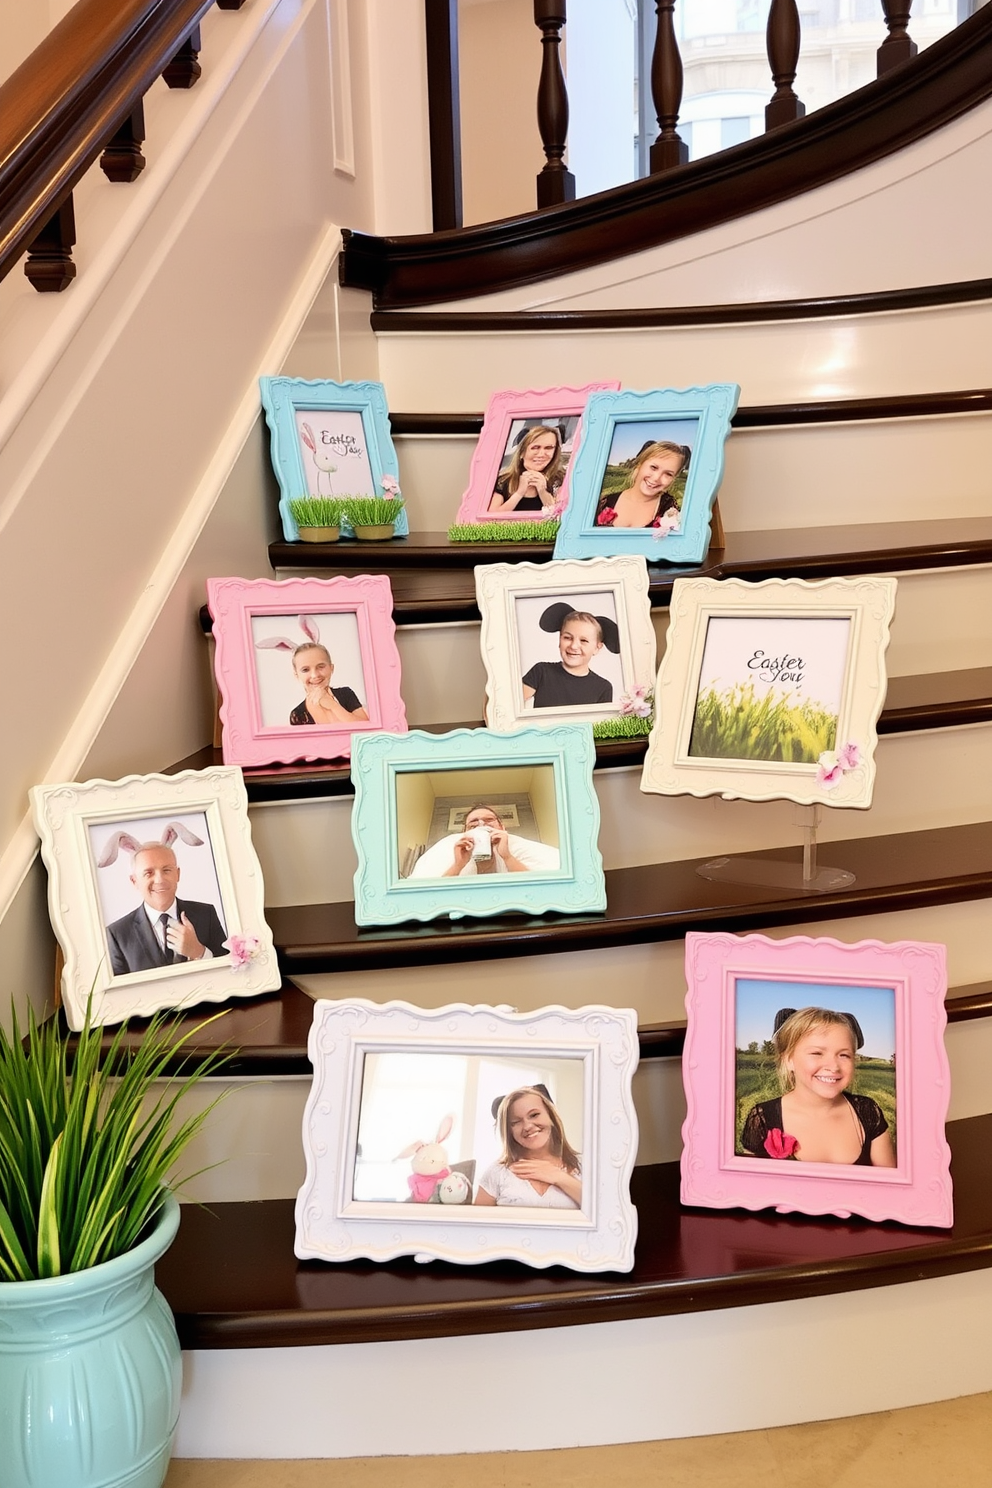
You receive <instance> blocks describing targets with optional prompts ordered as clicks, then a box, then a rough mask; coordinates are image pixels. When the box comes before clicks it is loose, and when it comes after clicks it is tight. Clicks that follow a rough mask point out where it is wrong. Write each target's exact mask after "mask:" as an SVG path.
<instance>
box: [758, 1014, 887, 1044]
mask: <svg viewBox="0 0 992 1488" xmlns="http://www.w3.org/2000/svg"><path fill="white" fill-rule="evenodd" d="M796 1011H797V1009H796V1008H779V1010H778V1012H777V1013H776V1014H775V1026H774V1027H773V1029H772V1032H773V1033H778V1031H779V1029H780V1028H781V1027H782V1024H783V1023H787V1022H788V1021H789V1019H790V1018H791V1017H792V1015H793V1013H795V1012H796ZM837 1016H838V1017H839V1018H843V1019H844V1022H845V1023H849V1024H850V1026H851V1032H852V1033H853V1034H854V1047H855V1048H856V1049H860V1048H862V1047H863V1046H864V1041H865V1036H864V1034H863V1033H862V1032H861V1024H860V1023H859V1022H858V1020H857V1018H856V1017H855V1016H854V1014H853V1013H838V1014H837Z"/></svg>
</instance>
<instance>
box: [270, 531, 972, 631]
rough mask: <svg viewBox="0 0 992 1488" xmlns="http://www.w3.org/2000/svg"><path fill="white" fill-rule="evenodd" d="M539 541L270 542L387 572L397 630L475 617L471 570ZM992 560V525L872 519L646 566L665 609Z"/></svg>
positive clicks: (546, 552) (313, 557)
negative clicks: (740, 590)
mask: <svg viewBox="0 0 992 1488" xmlns="http://www.w3.org/2000/svg"><path fill="white" fill-rule="evenodd" d="M551 551H552V549H551V544H549V543H545V544H541V543H451V542H449V541H448V539H447V535H446V534H445V533H443V532H412V533H411V534H410V536H409V537H398V538H393V539H391V540H390V541H388V542H385V543H360V542H345V543H288V542H284V541H279V542H274V543H271V544H270V546H269V559H270V562H271V563H272V566H273V567H274V568H305V569H308V570H310V571H312V572H320V573H322V574H325V575H328V574H334V573H339V574H349V573H386V574H388V575H389V578H390V583H391V585H392V589H393V601H394V618H395V619H396V621H397V622H398V623H400V624H404V623H405V624H422V623H429V622H430V621H432V620H471V619H477V618H478V614H479V611H478V608H477V607H476V603H475V582H474V577H473V573H472V570H473V568H474V567H475V565H476V564H484V563H523V562H540V561H543V560H546V559H549V558H550V557H551ZM990 561H992V518H989V517H952V518H949V519H948V520H947V521H928V522H871V523H864V524H859V525H856V526H841V525H839V524H838V525H835V526H833V527H799V528H775V529H771V530H769V531H755V532H728V533H727V535H726V545H725V547H723V548H715V547H714V548H711V549H710V551H709V553H708V554H707V556H706V558H705V559H704V561H703V563H702V564H700V565H699V566H698V567H692V568H670V567H668V566H666V565H660V564H659V565H649V572H650V575H651V589H650V592H651V602H652V604H653V605H656V606H661V605H667V604H668V603H669V600H670V599H671V592H672V583H673V581H674V579H676V578H678V577H680V576H692V577H703V578H713V579H726V578H743V579H748V580H752V581H757V580H760V579H768V578H804V579H825V578H830V577H833V576H835V575H846V574H850V575H854V574H869V573H892V572H897V571H905V570H911V569H924V568H949V567H959V566H961V565H964V564H975V563H988V562H990Z"/></svg>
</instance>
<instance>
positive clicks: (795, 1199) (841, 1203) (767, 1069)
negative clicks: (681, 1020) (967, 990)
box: [682, 932, 953, 1228]
mask: <svg viewBox="0 0 992 1488" xmlns="http://www.w3.org/2000/svg"><path fill="white" fill-rule="evenodd" d="M685 964H686V980H687V982H688V993H687V996H686V1009H687V1013H688V1028H687V1032H686V1041H685V1052H684V1054H683V1058H682V1072H683V1080H684V1083H685V1091H686V1104H687V1115H686V1120H685V1125H684V1126H683V1128H682V1137H683V1143H684V1147H683V1153H682V1202H683V1203H684V1204H688V1205H700V1206H702V1207H705V1208H711V1209H729V1208H738V1207H739V1208H742V1209H751V1210H757V1209H767V1208H773V1209H775V1210H777V1212H778V1213H780V1214H789V1213H793V1212H798V1213H801V1214H814V1215H822V1214H834V1215H836V1216H837V1217H838V1218H840V1219H849V1218H850V1216H851V1215H852V1214H858V1215H861V1216H863V1217H864V1218H865V1219H870V1220H886V1219H894V1220H898V1221H900V1222H901V1223H902V1224H909V1225H933V1226H937V1227H940V1228H949V1227H950V1225H951V1224H952V1222H953V1216H952V1203H951V1177H950V1149H949V1147H948V1145H947V1141H946V1139H945V1136H944V1122H945V1120H946V1118H947V1106H948V1099H949V1095H950V1072H949V1068H948V1063H947V1054H946V1052H945V1049H944V1028H945V1026H946V1022H947V1017H946V1013H945V1010H944V997H945V994H946V991H947V965H946V950H945V947H944V946H942V945H931V944H927V943H924V942H921V941H909V940H904V941H896V942H892V943H889V944H886V943H885V942H883V941H879V940H863V941H859V942H857V943H856V944H853V945H845V944H843V943H842V942H841V941H838V940H832V939H829V938H828V937H822V938H816V939H814V938H812V937H810V936H795V937H793V938H791V939H787V940H770V939H769V938H768V936H765V935H745V936H735V935H727V934H712V935H711V934H702V933H699V932H691V933H690V934H689V935H687V936H686V948H685ZM807 1008H812V1009H820V1010H824V1009H826V1010H829V1012H830V1014H831V1018H832V1020H833V1021H832V1024H830V1025H826V1024H825V1023H824V1021H823V1020H819V1021H818V1022H817V1023H816V1024H814V1025H808V1031H807V1033H806V1034H805V1042H803V1040H802V1038H799V1039H796V1038H795V1035H796V1033H797V1030H801V1029H802V1028H803V1026H804V1024H803V1018H802V1015H803V1013H804V1011H805V1010H806V1009H807ZM797 1009H798V1010H799V1011H798V1013H796V1016H795V1018H794V1019H792V1020H791V1022H790V1020H788V1019H786V1020H785V1021H784V1022H783V1023H782V1025H781V1029H782V1031H781V1036H780V1037H778V1039H776V1027H777V1023H776V1013H777V1014H778V1018H779V1019H781V1017H782V1013H783V1012H784V1013H789V1012H795V1010H797ZM787 1025H788V1026H787ZM790 1030H791V1031H790ZM842 1030H844V1032H842ZM825 1031H826V1033H828V1034H829V1033H831V1032H833V1033H834V1034H835V1036H836V1037H835V1041H834V1042H835V1048H834V1051H833V1053H831V1051H830V1050H829V1048H828V1049H827V1052H826V1053H824V1052H822V1048H821V1046H823V1045H825V1044H826V1043H828V1040H827V1039H825V1038H824V1032H825ZM889 1044H891V1048H889ZM790 1045H791V1049H792V1054H791V1056H789V1057H788V1058H787V1059H786V1063H787V1064H789V1063H791V1065H792V1071H791V1073H788V1074H787V1076H786V1078H787V1081H791V1083H792V1088H793V1091H794V1093H795V1094H796V1095H797V1096H799V1098H800V1099H799V1101H798V1102H794V1103H793V1105H792V1106H791V1107H789V1110H791V1111H792V1113H793V1114H792V1116H791V1117H790V1116H789V1115H788V1114H787V1113H786V1112H785V1111H784V1110H783V1106H782V1100H781V1096H782V1086H781V1085H780V1084H779V1083H778V1079H777V1075H776V1069H775V1060H776V1054H779V1055H782V1054H783V1053H786V1054H788V1049H789V1046H790ZM845 1045H846V1048H845ZM858 1048H862V1049H863V1050H864V1052H863V1053H862V1054H858V1053H857V1049H858ZM848 1050H852V1051H854V1054H853V1057H852V1054H851V1053H850V1052H848ZM855 1060H856V1061H857V1062H856V1068H855V1069H854V1072H853V1075H852V1073H851V1070H850V1065H851V1064H854V1062H855ZM835 1062H836V1064H837V1069H836V1071H834V1070H833V1064H834V1063H835ZM845 1062H847V1065H848V1067H847V1068H846V1069H844V1068H843V1066H844V1064H845ZM831 1080H832V1081H833V1082H834V1087H836V1088H834V1087H832V1086H831V1083H830V1082H831ZM859 1087H861V1088H859ZM775 1090H777V1091H778V1092H779V1093H780V1094H779V1096H778V1097H776V1096H775V1095H774V1093H773V1092H774V1091H775ZM869 1091H871V1092H873V1094H869V1093H868V1092H869ZM769 1092H772V1095H771V1098H768V1096H769ZM806 1092H810V1096H809V1100H806ZM785 1093H786V1094H789V1093H791V1092H790V1091H789V1090H788V1087H787V1089H786V1091H785ZM875 1097H877V1100H876V1099H875ZM819 1099H822V1100H823V1102H824V1106H823V1111H822V1115H826V1116H827V1117H828V1121H829V1117H830V1114H831V1110H830V1109H829V1108H832V1110H833V1111H836V1113H837V1115H838V1118H839V1122H838V1124H837V1125H835V1126H833V1127H830V1128H829V1130H827V1129H825V1128H824V1127H823V1126H822V1124H821V1112H820V1110H819V1109H816V1110H814V1111H813V1112H812V1114H809V1113H808V1111H807V1110H806V1109H805V1108H804V1107H808V1105H809V1101H812V1102H813V1103H814V1104H815V1102H816V1101H817V1100H819ZM776 1100H777V1104H776ZM841 1101H842V1103H841ZM797 1111H798V1112H799V1121H797V1120H796V1113H797ZM843 1117H850V1121H849V1122H847V1123H845V1121H844V1119H843ZM780 1119H781V1126H779V1125H778V1122H779V1120H780ZM803 1121H805V1122H807V1123H809V1122H812V1125H806V1126H805V1128H802V1127H801V1128H800V1129H804V1130H805V1132H806V1134H807V1135H806V1140H807V1150H809V1148H810V1147H811V1146H812V1144H813V1143H814V1142H817V1141H824V1140H826V1141H827V1143H828V1145H832V1144H834V1143H836V1142H840V1144H841V1145H842V1146H846V1145H847V1143H848V1135H849V1133H848V1130H847V1128H848V1127H849V1128H850V1133H853V1136H852V1138H851V1150H852V1151H853V1150H854V1148H855V1147H856V1146H857V1143H858V1142H859V1141H860V1142H861V1143H862V1147H861V1152H860V1155H859V1156H858V1157H856V1158H855V1157H851V1158H850V1159H844V1158H837V1157H833V1158H831V1159H830V1160H828V1161H822V1160H820V1161H803V1159H802V1157H801V1155H800V1154H801V1150H802V1145H803V1142H802V1140H799V1141H797V1138H796V1137H795V1136H794V1135H792V1134H791V1133H790V1132H789V1131H787V1128H788V1127H789V1126H790V1125H791V1126H796V1125H800V1123H801V1122H803ZM883 1128H884V1129H883ZM759 1144H760V1145H759ZM752 1154H753V1155H752ZM759 1154H760V1155H759ZM890 1162H894V1164H895V1165H894V1166H886V1165H883V1164H886V1163H890Z"/></svg>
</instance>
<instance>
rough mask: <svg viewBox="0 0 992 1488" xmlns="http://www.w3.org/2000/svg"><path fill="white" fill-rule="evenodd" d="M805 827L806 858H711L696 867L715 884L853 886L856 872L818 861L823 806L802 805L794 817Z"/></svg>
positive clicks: (817, 890)
mask: <svg viewBox="0 0 992 1488" xmlns="http://www.w3.org/2000/svg"><path fill="white" fill-rule="evenodd" d="M793 820H794V822H795V824H796V826H798V827H800V828H801V829H802V834H803V860H802V862H801V863H790V862H786V861H785V860H784V859H782V858H711V859H710V861H709V862H708V863H702V864H700V866H699V867H698V868H697V869H696V872H697V873H698V874H699V876H700V877H701V878H707V879H709V880H710V881H711V882H713V883H736V884H757V885H761V886H762V887H764V888H770V889H803V890H806V891H807V892H808V893H811V894H826V893H829V892H830V891H831V890H833V889H849V888H850V887H851V885H852V884H853V883H854V874H853V873H849V872H848V871H847V869H846V868H821V867H820V866H819V864H818V863H817V841H816V829H817V827H818V826H819V824H820V808H819V806H800V807H799V808H798V811H797V814H796V816H795V817H794V818H793Z"/></svg>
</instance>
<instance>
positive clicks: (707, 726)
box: [689, 682, 837, 765]
mask: <svg viewBox="0 0 992 1488" xmlns="http://www.w3.org/2000/svg"><path fill="white" fill-rule="evenodd" d="M836 743H837V715H836V714H835V713H827V712H826V711H825V710H824V709H823V708H821V707H820V706H819V705H818V704H817V703H813V702H803V703H800V702H798V701H796V699H795V697H794V695H793V694H791V693H777V692H775V691H774V690H771V691H769V692H766V693H765V695H764V697H762V698H761V699H760V700H759V699H758V698H757V697H756V696H755V692H754V687H753V685H752V684H751V683H750V682H747V683H744V684H740V685H738V686H735V687H730V688H728V689H727V690H726V691H725V692H722V693H718V692H715V691H714V690H713V689H710V690H709V691H708V692H705V693H703V694H702V695H701V696H700V698H699V700H698V701H697V703H696V714H695V718H694V719H693V724H692V735H691V738H690V740H689V753H690V755H694V756H696V757H697V758H704V759H744V760H765V761H767V762H768V763H787V764H804V765H815V764H816V762H817V760H818V759H819V757H820V755H821V754H823V753H824V752H825V751H826V750H828V749H833V748H834V747H835V746H836Z"/></svg>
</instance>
